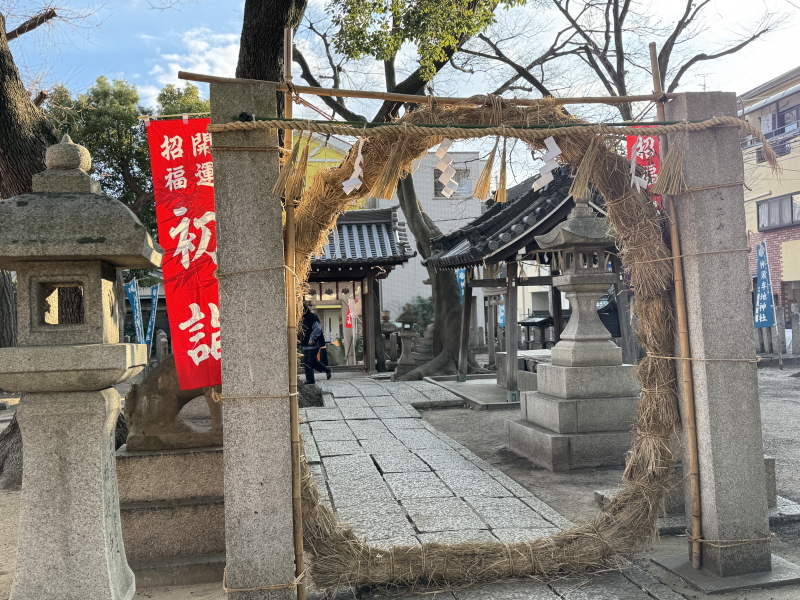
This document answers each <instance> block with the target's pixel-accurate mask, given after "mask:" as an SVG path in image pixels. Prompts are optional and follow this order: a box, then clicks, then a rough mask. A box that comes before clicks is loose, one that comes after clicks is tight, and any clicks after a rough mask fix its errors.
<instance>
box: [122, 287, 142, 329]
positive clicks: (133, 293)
mask: <svg viewBox="0 0 800 600" xmlns="http://www.w3.org/2000/svg"><path fill="white" fill-rule="evenodd" d="M125 295H126V296H128V302H129V303H130V305H131V312H132V313H133V327H134V330H135V331H136V343H137V344H144V327H143V324H142V304H141V302H140V301H139V282H138V281H136V280H135V279H131V280H130V281H129V282H128V283H126V284H125Z"/></svg>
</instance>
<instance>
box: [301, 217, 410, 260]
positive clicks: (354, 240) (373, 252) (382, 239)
mask: <svg viewBox="0 0 800 600" xmlns="http://www.w3.org/2000/svg"><path fill="white" fill-rule="evenodd" d="M415 255H416V253H415V252H413V251H412V250H411V247H410V245H409V243H408V235H407V234H406V228H405V223H400V221H399V220H398V216H397V207H393V208H379V209H367V210H349V211H346V212H344V213H342V214H341V215H339V218H338V219H337V221H336V227H335V228H334V230H333V231H332V232H331V234H330V236H329V237H328V244H327V245H326V246H325V247H324V249H323V253H322V254H321V255H320V256H316V257H314V258H313V259H312V261H311V267H312V269H313V268H328V267H340V266H348V267H349V266H356V265H358V266H372V265H397V264H401V263H404V262H406V261H407V260H408V259H409V258H411V257H413V256H415Z"/></svg>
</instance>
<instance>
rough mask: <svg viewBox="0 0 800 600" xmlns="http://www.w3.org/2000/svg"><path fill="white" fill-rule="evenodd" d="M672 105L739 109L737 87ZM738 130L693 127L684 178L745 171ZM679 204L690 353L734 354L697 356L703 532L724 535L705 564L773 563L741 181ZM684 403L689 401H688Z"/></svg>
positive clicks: (751, 566) (689, 182)
mask: <svg viewBox="0 0 800 600" xmlns="http://www.w3.org/2000/svg"><path fill="white" fill-rule="evenodd" d="M666 110H667V119H668V120H674V121H683V120H684V119H688V120H690V121H694V120H703V119H710V118H712V117H714V116H723V115H725V116H732V117H735V116H736V95H735V94H733V93H723V92H708V93H699V92H691V93H686V94H682V95H681V96H679V97H678V98H675V99H674V100H672V101H670V102H669V103H667V105H666ZM739 136H740V133H739V130H738V129H736V128H729V127H726V128H719V129H706V130H704V131H701V132H693V133H690V134H689V135H687V136H686V141H685V144H686V145H685V147H684V151H683V176H684V180H685V185H686V187H687V188H702V187H706V186H714V185H717V184H719V185H723V186H724V185H725V184H730V183H735V182H737V181H742V179H743V177H744V173H743V166H742V151H741V149H740V146H739ZM675 206H676V212H677V221H678V230H679V232H680V239H681V252H682V254H684V255H685V258H683V268H684V277H685V286H686V302H687V309H688V310H687V312H688V319H689V340H690V347H691V352H692V357H694V358H700V359H703V358H706V359H709V358H710V359H714V358H722V359H734V360H731V361H713V360H712V361H703V360H696V361H692V374H693V376H694V398H695V412H696V416H697V438H698V446H699V455H700V499H701V508H702V521H703V531H702V534H703V537H704V538H705V539H713V540H722V544H720V545H721V546H723V547H716V546H710V545H704V546H703V571H706V572H709V573H711V574H714V575H716V576H719V577H727V576H731V575H741V574H745V573H755V572H760V571H769V570H770V568H771V566H770V544H769V541H768V540H767V537H768V536H769V524H768V521H767V497H766V492H765V486H766V479H765V474H764V447H763V443H762V439H761V412H760V406H759V398H758V381H757V378H756V365H755V364H753V363H752V362H750V360H752V359H753V342H752V333H751V331H752V327H753V310H752V301H751V292H750V287H751V278H750V275H749V272H748V264H747V254H746V253H745V252H728V250H733V249H737V248H746V247H747V237H746V230H747V227H746V226H745V213H744V197H743V190H742V188H741V186H737V185H734V186H727V187H719V188H716V189H708V190H699V191H695V192H693V193H692V194H686V195H683V196H678V197H676V198H675ZM717 251H721V252H719V253H715V252H717ZM698 253H700V254H698ZM693 255H694V256H693ZM721 306H724V307H725V310H724V313H721V312H720V307H721ZM721 317H723V318H722V320H720V319H721ZM738 359H741V360H738ZM680 407H681V410H683V403H682V402H681V403H680ZM686 485H688V480H687V483H686ZM687 512H689V511H688V509H687ZM760 538H763V539H764V541H762V542H755V541H754V542H748V543H746V544H732V545H731V546H727V547H725V546H724V541H725V540H757V539H760Z"/></svg>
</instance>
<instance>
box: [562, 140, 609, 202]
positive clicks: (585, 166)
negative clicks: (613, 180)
mask: <svg viewBox="0 0 800 600" xmlns="http://www.w3.org/2000/svg"><path fill="white" fill-rule="evenodd" d="M600 143H601V138H600V136H595V137H594V138H593V139H592V142H591V143H590V144H589V147H588V148H586V152H585V153H584V154H583V160H581V164H580V166H579V167H578V170H577V171H576V172H575V177H574V178H573V180H572V185H571V186H570V188H569V193H570V195H571V196H572V197H573V198H583V197H584V196H586V194H587V193H588V191H589V176H590V175H591V173H592V165H593V164H594V159H595V157H596V156H597V149H598V147H599V146H600Z"/></svg>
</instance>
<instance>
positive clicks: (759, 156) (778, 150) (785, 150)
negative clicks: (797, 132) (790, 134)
mask: <svg viewBox="0 0 800 600" xmlns="http://www.w3.org/2000/svg"><path fill="white" fill-rule="evenodd" d="M770 144H771V145H772V149H773V150H775V154H777V155H778V156H786V155H787V154H791V153H792V143H791V142H790V141H788V140H777V141H775V142H770ZM765 160H766V159H765V158H764V151H763V150H762V149H761V148H756V162H757V163H763V162H765Z"/></svg>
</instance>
